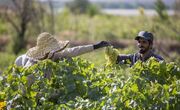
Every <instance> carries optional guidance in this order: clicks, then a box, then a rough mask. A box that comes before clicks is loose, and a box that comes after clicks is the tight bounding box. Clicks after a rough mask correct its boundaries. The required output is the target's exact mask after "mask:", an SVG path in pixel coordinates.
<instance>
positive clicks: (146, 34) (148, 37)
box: [135, 31, 153, 41]
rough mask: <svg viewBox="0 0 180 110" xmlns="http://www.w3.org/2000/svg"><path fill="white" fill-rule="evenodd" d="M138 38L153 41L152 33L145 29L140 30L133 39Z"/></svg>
mask: <svg viewBox="0 0 180 110" xmlns="http://www.w3.org/2000/svg"><path fill="white" fill-rule="evenodd" d="M139 38H143V39H146V40H150V41H153V34H152V33H150V32H147V31H140V32H139V33H138V36H136V37H135V40H139Z"/></svg>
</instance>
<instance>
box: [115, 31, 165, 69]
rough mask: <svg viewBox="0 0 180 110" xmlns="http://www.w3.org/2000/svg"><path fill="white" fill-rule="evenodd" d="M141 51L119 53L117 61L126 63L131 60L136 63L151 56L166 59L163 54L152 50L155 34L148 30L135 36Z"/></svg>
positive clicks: (160, 59) (132, 63)
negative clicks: (125, 53)
mask: <svg viewBox="0 0 180 110" xmlns="http://www.w3.org/2000/svg"><path fill="white" fill-rule="evenodd" d="M135 40H136V41H137V46H138V48H139V52H137V53H135V54H128V55H119V56H118V57H117V63H119V64H122V63H124V64H126V63H127V60H130V62H131V65H130V66H132V65H134V63H136V61H138V60H141V61H143V62H145V61H147V60H148V59H149V58H150V57H155V58H156V59H157V60H158V61H162V60H164V59H163V58H162V57H161V56H159V55H157V54H155V53H154V52H153V50H152V46H153V34H152V33H150V32H147V31H140V32H139V33H138V36H136V37H135Z"/></svg>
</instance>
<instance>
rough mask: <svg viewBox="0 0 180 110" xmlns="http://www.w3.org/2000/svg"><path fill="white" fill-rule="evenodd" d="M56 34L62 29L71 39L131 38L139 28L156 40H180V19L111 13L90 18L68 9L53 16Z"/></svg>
mask: <svg viewBox="0 0 180 110" xmlns="http://www.w3.org/2000/svg"><path fill="white" fill-rule="evenodd" d="M56 24H57V28H56V33H57V34H58V33H60V34H62V33H63V32H64V31H66V32H69V33H73V35H72V34H69V36H68V35H67V36H66V38H65V39H71V40H76V39H77V40H90V41H95V40H102V39H106V40H116V41H119V40H120V39H124V38H125V39H132V38H134V36H136V34H137V33H138V32H139V31H140V30H148V31H151V32H153V33H154V35H155V38H156V39H162V38H163V39H177V40H180V36H179V34H178V33H179V28H180V27H179V26H180V20H179V19H178V18H174V17H173V16H170V17H169V19H168V20H166V21H161V19H160V18H159V17H158V16H157V17H146V16H145V15H142V16H134V17H125V16H111V15H102V14H101V15H95V16H93V17H89V16H87V15H85V14H81V15H73V14H71V13H70V12H69V11H68V10H65V11H64V12H62V13H60V14H59V15H58V16H57V19H56Z"/></svg>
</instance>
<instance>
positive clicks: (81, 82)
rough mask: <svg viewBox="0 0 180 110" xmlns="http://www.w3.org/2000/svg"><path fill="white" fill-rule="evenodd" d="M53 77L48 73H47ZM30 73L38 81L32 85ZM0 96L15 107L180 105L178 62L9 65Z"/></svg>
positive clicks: (75, 61) (93, 108)
mask: <svg viewBox="0 0 180 110" xmlns="http://www.w3.org/2000/svg"><path fill="white" fill-rule="evenodd" d="M49 73H51V76H50V77H51V78H49V79H48V74H49ZM28 75H34V83H32V84H31V85H28ZM0 80H1V81H0V90H1V91H2V92H1V93H0V94H1V96H0V101H1V102H2V101H4V102H5V103H6V104H4V105H6V107H10V108H13V109H89V110H97V109H113V110H115V109H123V110H124V109H152V110H153V109H167V110H169V109H173V110H178V108H179V107H180V105H179V103H180V94H179V93H180V67H179V66H177V65H176V64H174V63H165V62H160V63H159V62H157V61H156V60H155V59H153V58H152V59H150V60H149V61H148V62H146V63H142V62H137V63H136V64H135V65H134V66H133V67H132V68H124V66H119V67H118V66H117V67H111V68H105V69H101V68H98V69H96V68H94V66H93V64H91V63H89V62H87V61H85V60H82V59H79V58H73V59H69V60H64V61H58V62H52V61H49V60H46V61H42V62H40V63H38V64H36V65H34V66H32V67H30V68H27V69H24V68H21V67H16V66H14V65H12V66H10V67H9V69H8V70H7V71H5V72H4V73H3V76H2V77H1V78H0Z"/></svg>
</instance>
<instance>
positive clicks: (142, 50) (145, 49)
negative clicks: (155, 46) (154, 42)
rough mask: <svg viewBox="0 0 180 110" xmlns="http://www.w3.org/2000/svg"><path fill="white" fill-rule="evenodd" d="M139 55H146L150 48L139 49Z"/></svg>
mask: <svg viewBox="0 0 180 110" xmlns="http://www.w3.org/2000/svg"><path fill="white" fill-rule="evenodd" d="M139 49H140V50H139V53H141V54H144V53H146V52H147V51H148V50H149V47H148V48H144V47H142V46H141V47H139Z"/></svg>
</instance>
